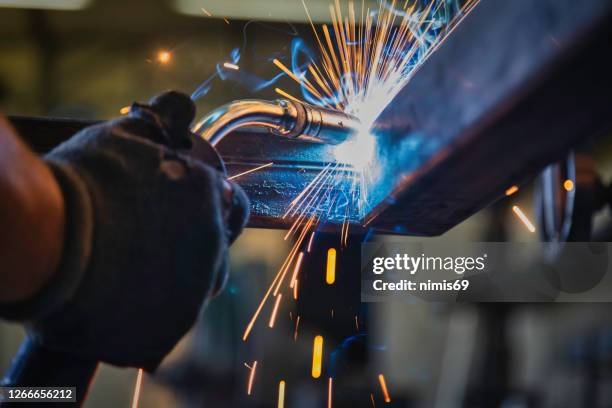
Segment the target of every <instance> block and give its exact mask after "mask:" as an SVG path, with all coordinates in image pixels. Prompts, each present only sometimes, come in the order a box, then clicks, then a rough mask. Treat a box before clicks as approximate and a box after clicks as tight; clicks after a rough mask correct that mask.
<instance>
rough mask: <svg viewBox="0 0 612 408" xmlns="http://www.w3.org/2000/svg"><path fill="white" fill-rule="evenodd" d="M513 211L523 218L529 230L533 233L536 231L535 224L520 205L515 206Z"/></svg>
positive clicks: (520, 218)
mask: <svg viewBox="0 0 612 408" xmlns="http://www.w3.org/2000/svg"><path fill="white" fill-rule="evenodd" d="M512 211H514V213H515V214H516V216H517V217H518V218H519V220H521V222H522V223H523V224H525V227H527V229H528V230H529V232H532V233H533V232H535V230H536V228H535V227H534V226H533V224H532V223H531V221H529V218H527V216H526V215H525V213H523V211H522V210H521V209H520V208H519V206H518V205H515V206H513V207H512Z"/></svg>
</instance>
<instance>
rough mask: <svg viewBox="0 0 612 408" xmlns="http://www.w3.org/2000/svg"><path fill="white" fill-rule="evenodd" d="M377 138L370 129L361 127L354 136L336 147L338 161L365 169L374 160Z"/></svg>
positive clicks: (355, 167)
mask: <svg viewBox="0 0 612 408" xmlns="http://www.w3.org/2000/svg"><path fill="white" fill-rule="evenodd" d="M375 142H376V140H375V138H374V135H373V134H372V133H370V131H369V130H363V129H360V130H359V131H358V132H357V133H355V135H354V136H353V137H351V138H350V139H348V140H347V141H345V142H344V143H341V144H339V145H337V146H335V147H334V158H335V159H336V161H337V162H338V163H342V164H350V165H351V166H352V167H353V168H354V169H355V170H356V171H363V170H364V169H366V168H368V167H369V166H371V164H372V162H373V160H374V146H375Z"/></svg>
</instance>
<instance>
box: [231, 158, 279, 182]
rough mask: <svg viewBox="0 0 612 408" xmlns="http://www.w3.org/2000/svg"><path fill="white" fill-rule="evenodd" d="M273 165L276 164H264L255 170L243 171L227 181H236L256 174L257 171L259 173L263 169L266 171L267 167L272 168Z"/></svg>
mask: <svg viewBox="0 0 612 408" xmlns="http://www.w3.org/2000/svg"><path fill="white" fill-rule="evenodd" d="M273 164H274V162H270V163H266V164H262V165H261V166H257V167H255V168H253V169H250V170H247V171H243V172H242V173H238V174H234V175H233V176H231V177H228V178H227V179H228V180H234V179H237V178H238V177H242V176H244V175H247V174H251V173H254V172H256V171H259V170H261V169H265V168H266V167H270V166H272V165H273Z"/></svg>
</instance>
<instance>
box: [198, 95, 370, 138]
mask: <svg viewBox="0 0 612 408" xmlns="http://www.w3.org/2000/svg"><path fill="white" fill-rule="evenodd" d="M359 126H360V123H359V121H358V120H357V119H356V118H354V117H353V116H350V115H347V114H346V113H344V112H340V111H335V110H330V109H326V108H321V107H317V106H311V105H306V104H302V103H298V102H294V101H290V100H286V99H278V100H275V101H264V100H257V99H244V100H238V101H234V102H231V103H228V104H226V105H223V106H221V107H219V108H217V109H215V110H214V111H212V112H211V113H209V114H208V115H206V116H205V117H204V118H203V119H202V120H200V121H199V122H198V123H197V124H196V125H194V126H193V129H192V130H193V132H194V133H196V134H198V135H200V136H201V137H202V138H204V139H206V140H208V141H209V142H210V144H212V145H213V146H216V145H217V143H219V142H220V141H221V140H222V139H223V138H224V137H225V136H227V135H228V134H229V133H231V132H233V131H235V130H238V129H243V128H254V127H255V128H258V127H260V128H266V129H269V130H271V131H272V133H273V134H275V135H277V136H283V137H288V138H298V137H299V138H302V139H309V140H314V141H318V142H324V143H329V144H339V143H342V142H343V141H344V140H346V139H347V138H348V137H349V136H351V135H352V134H354V133H355V132H356V131H357V129H358V127H359Z"/></svg>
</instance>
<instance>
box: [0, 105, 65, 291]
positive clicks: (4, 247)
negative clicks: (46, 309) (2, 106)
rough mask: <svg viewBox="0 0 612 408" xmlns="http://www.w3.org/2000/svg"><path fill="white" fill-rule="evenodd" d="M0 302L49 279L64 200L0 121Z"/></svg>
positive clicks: (58, 242) (57, 252) (60, 237)
mask: <svg viewBox="0 0 612 408" xmlns="http://www.w3.org/2000/svg"><path fill="white" fill-rule="evenodd" d="M0 197H1V199H0V226H1V228H0V265H1V267H0V302H15V301H20V300H24V299H27V298H28V297H30V296H32V295H34V294H35V293H36V292H37V291H38V290H39V289H41V288H42V287H44V285H45V284H46V283H47V282H48V281H49V280H50V279H51V277H52V276H53V274H54V272H55V270H56V269H57V266H58V264H59V262H60V258H61V254H62V249H63V240H64V200H63V198H62V193H61V190H60V188H59V185H58V184H57V182H56V180H55V178H54V176H53V174H52V173H51V171H50V170H49V168H48V167H47V166H46V165H45V164H44V163H43V161H42V160H41V159H39V158H38V157H37V156H36V155H35V154H33V153H32V152H31V151H30V150H29V149H28V148H27V147H26V146H25V145H24V144H23V143H22V142H21V141H20V140H19V139H18V138H17V137H16V136H15V134H14V132H13V130H12V129H11V128H10V127H9V126H8V124H7V122H6V121H5V120H4V119H3V118H1V117H0Z"/></svg>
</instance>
